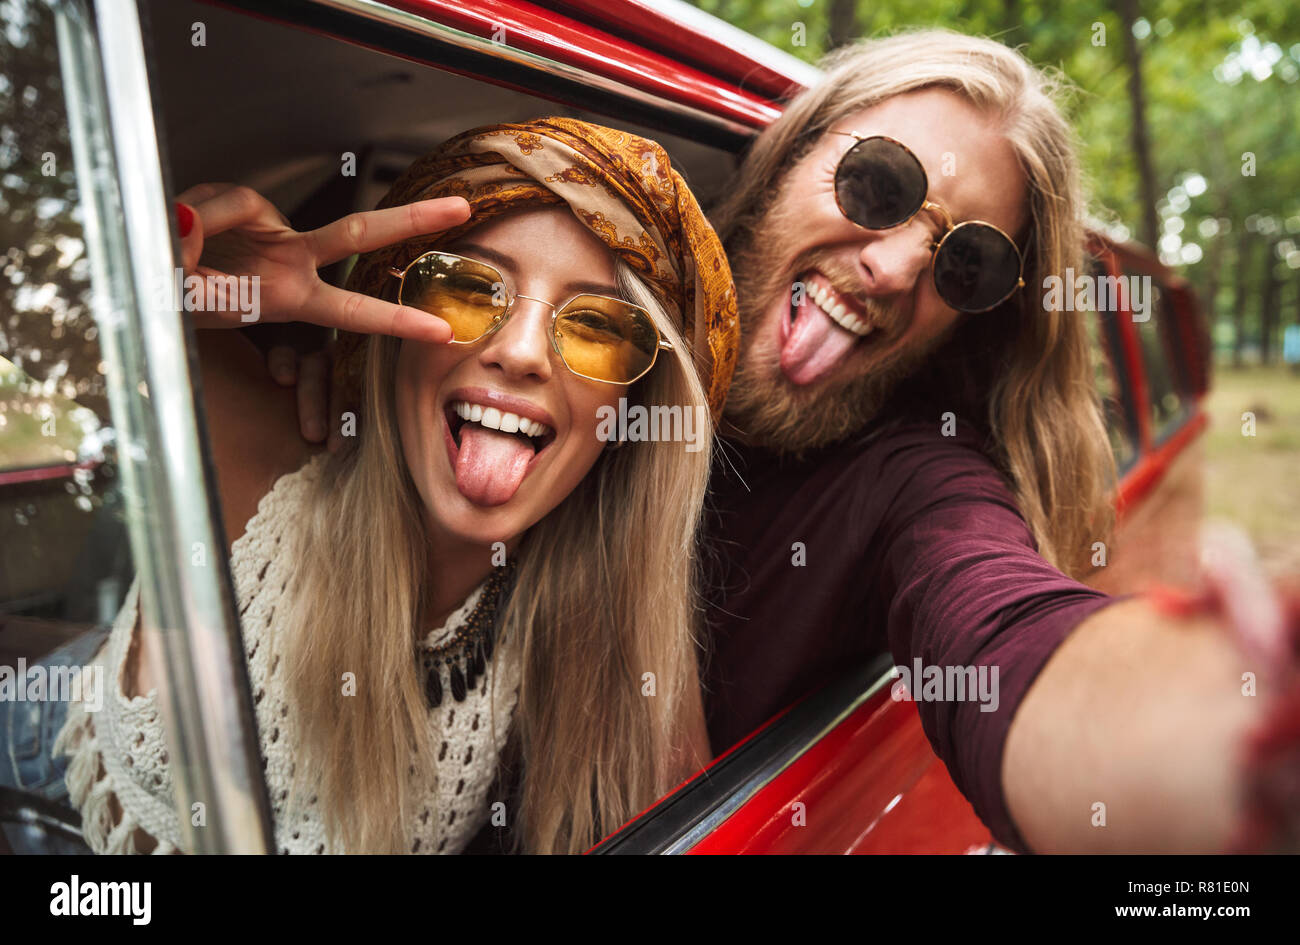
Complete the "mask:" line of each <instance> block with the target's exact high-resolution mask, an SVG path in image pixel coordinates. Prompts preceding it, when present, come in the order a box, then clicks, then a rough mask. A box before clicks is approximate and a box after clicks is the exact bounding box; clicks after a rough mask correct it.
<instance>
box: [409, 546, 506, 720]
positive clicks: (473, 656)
mask: <svg viewBox="0 0 1300 945" xmlns="http://www.w3.org/2000/svg"><path fill="white" fill-rule="evenodd" d="M514 571H515V565H514V562H513V561H512V562H510V563H509V564H508V565H506V566H505V567H504V568H496V569H495V570H493V572H492V573H491V574H490V575H488V578H487V581H485V582H484V584H483V593H482V594H480V595H479V598H478V603H476V604H475V605H474V610H473V612H472V613H471V614H470V615H469V618H468V619H467V620H466V621H465V622H464V623H463V624H461V625H460V626H459V627H457V628H456V630H455V632H454V633H453V634H452V635H451V638H450V639H449V640H447V641H446V642H445V643H439V644H438V645H437V646H428V645H426V644H424V643H419V644H417V645H416V652H417V656H418V658H419V660H420V665H421V669H422V671H423V672H424V696H425V699H426V700H427V701H428V703H429V708H430V709H436V708H437V707H438V706H440V705H442V698H443V693H444V692H446V690H447V689H448V688H450V689H451V697H452V698H453V699H455V700H456V701H457V702H464V701H465V697H466V696H467V695H468V694H469V693H470V691H471V690H473V688H474V685H475V683H477V682H478V678H479V677H480V676H482V675H483V674H484V672H486V670H487V664H488V662H489V661H490V660H491V659H492V649H493V647H494V646H495V644H496V640H495V637H496V623H497V613H498V611H499V610H500V609H501V607H502V606H503V605H504V603H505V601H506V600H507V599H508V598H509V592H510V590H511V588H512V585H513V583H514V580H513V579H514Z"/></svg>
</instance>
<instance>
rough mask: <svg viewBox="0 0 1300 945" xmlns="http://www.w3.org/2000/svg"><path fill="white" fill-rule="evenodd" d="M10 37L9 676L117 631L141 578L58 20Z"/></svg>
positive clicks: (3, 554)
mask: <svg viewBox="0 0 1300 945" xmlns="http://www.w3.org/2000/svg"><path fill="white" fill-rule="evenodd" d="M0 8H2V9H3V11H4V15H3V17H2V18H0V19H3V21H4V27H3V29H2V30H0V253H2V254H3V255H2V256H0V313H2V314H0V663H6V664H10V665H13V664H14V661H15V660H16V659H17V658H18V657H24V658H26V659H27V660H28V661H31V660H33V659H39V658H40V657H42V656H43V655H45V654H46V653H48V652H49V651H50V650H52V649H54V648H55V647H57V646H59V645H60V644H61V643H63V642H66V641H67V640H69V639H71V638H72V637H75V636H78V635H79V634H81V633H83V632H86V631H87V630H88V629H90V628H92V627H94V626H96V625H104V624H107V623H111V621H112V619H113V616H114V614H115V613H116V610H117V608H118V606H119V605H120V603H121V600H122V597H123V596H124V594H125V592H126V590H127V587H128V585H129V583H130V580H131V575H132V567H131V557H130V550H129V547H128V543H127V535H126V528H125V522H124V520H123V517H122V513H121V502H120V494H119V490H118V480H117V476H116V463H115V462H114V456H113V427H112V423H111V420H110V418H109V414H108V404H107V400H106V393H105V385H104V374H103V371H104V365H103V360H102V358H101V354H100V350H99V340H98V337H97V335H98V330H97V327H96V325H95V322H94V319H93V317H92V312H91V299H90V291H91V286H90V266H89V262H88V260H87V257H86V246H85V241H84V234H83V231H82V226H83V215H82V212H81V207H80V194H79V192H78V182H77V180H76V176H75V173H74V169H73V161H72V150H71V145H70V142H69V136H68V117H67V112H66V105H65V103H64V97H63V81H62V77H61V74H60V68H59V48H60V47H59V43H58V40H57V37H56V35H55V25H54V16H53V14H52V13H51V12H50V10H49V9H48V7H47V6H46V5H45V4H42V3H35V2H32V0H6V2H3V3H0Z"/></svg>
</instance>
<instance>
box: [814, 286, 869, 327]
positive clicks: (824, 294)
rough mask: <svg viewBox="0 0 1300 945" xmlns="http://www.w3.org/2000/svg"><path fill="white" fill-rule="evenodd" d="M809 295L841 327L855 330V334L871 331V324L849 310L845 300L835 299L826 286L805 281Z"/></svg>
mask: <svg viewBox="0 0 1300 945" xmlns="http://www.w3.org/2000/svg"><path fill="white" fill-rule="evenodd" d="M805 285H806V286H807V290H808V295H809V297H810V298H811V299H812V300H813V301H814V302H816V303H817V307H818V308H819V309H821V310H822V311H823V312H825V313H826V317H827V318H829V319H830V320H831V321H833V322H834V323H835V324H837V325H839V326H840V327H841V328H843V329H845V330H847V331H851V332H853V334H855V335H867V334H870V333H871V327H872V326H871V325H868V324H867V323H866V322H864V321H863V320H862V319H861V318H858V316H857V315H856V314H854V313H853V312H851V311H849V310H848V308H847V307H846V306H845V305H844V303H843V302H837V301H835V297H834V296H833V295H832V294H831V292H830V290H829V289H826V288H824V287H823V286H822V285H820V284H819V283H816V282H809V283H805Z"/></svg>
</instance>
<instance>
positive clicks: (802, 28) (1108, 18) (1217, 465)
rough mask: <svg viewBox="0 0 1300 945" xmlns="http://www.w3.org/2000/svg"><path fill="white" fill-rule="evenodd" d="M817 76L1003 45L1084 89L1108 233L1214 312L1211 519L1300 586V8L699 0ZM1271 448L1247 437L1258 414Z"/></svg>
mask: <svg viewBox="0 0 1300 945" xmlns="http://www.w3.org/2000/svg"><path fill="white" fill-rule="evenodd" d="M693 5H694V6H697V7H699V8H700V9H702V10H705V11H707V12H709V13H712V14H713V15H715V16H717V17H720V18H721V19H724V20H727V21H728V22H730V23H732V24H734V25H735V26H738V27H740V28H742V29H744V30H747V31H748V32H750V33H753V34H754V35H755V36H758V37H759V38H761V39H763V40H766V41H767V42H769V43H771V44H772V45H774V46H777V47H780V48H781V49H783V50H785V51H786V52H789V53H791V54H793V55H795V56H797V57H799V58H801V59H804V60H806V61H808V62H810V63H816V62H817V60H818V59H820V58H821V57H822V56H823V55H824V54H825V53H827V52H828V51H830V50H832V49H834V48H835V47H837V46H840V45H842V44H844V43H847V42H851V41H852V40H853V39H855V38H857V37H861V36H873V35H881V34H886V33H891V32H895V31H897V30H900V29H905V28H907V27H914V26H938V27H947V28H949V29H955V30H958V31H960V32H964V33H973V34H979V35H985V36H990V37H993V38H995V39H997V40H999V41H1001V42H1003V43H1005V44H1006V45H1008V46H1014V47H1016V48H1018V49H1020V50H1021V51H1022V52H1023V53H1024V54H1025V55H1026V56H1028V57H1029V58H1030V59H1031V60H1033V61H1034V62H1035V63H1037V64H1039V65H1041V66H1046V67H1051V68H1055V69H1059V70H1061V71H1062V72H1063V73H1064V74H1065V76H1066V77H1067V78H1068V79H1069V80H1070V81H1071V82H1072V83H1073V84H1074V85H1075V86H1076V87H1077V90H1078V91H1077V94H1075V95H1074V96H1073V98H1072V100H1071V101H1070V102H1069V103H1068V111H1069V116H1070V118H1071V120H1072V121H1073V123H1074V125H1075V128H1076V129H1077V131H1078V134H1079V139H1080V144H1081V147H1082V155H1083V164H1084V168H1085V172H1086V174H1087V175H1088V183H1089V190H1090V192H1091V196H1092V214H1093V217H1094V219H1095V221H1096V224H1097V226H1098V227H1099V228H1100V229H1103V230H1105V231H1106V232H1107V233H1108V234H1109V235H1111V236H1113V237H1116V238H1118V239H1132V240H1136V241H1138V242H1140V243H1143V244H1145V245H1147V246H1150V247H1153V248H1156V249H1157V250H1158V253H1159V256H1160V259H1161V261H1162V262H1164V263H1165V264H1166V265H1168V266H1171V267H1173V268H1174V269H1175V270H1176V271H1177V272H1178V273H1180V274H1181V275H1182V276H1183V277H1184V278H1185V279H1187V280H1188V281H1189V282H1191V283H1192V285H1193V286H1194V287H1195V289H1196V292H1197V295H1198V297H1199V298H1200V299H1201V303H1202V306H1203V307H1204V309H1205V311H1206V312H1207V314H1208V317H1209V320H1210V327H1211V333H1212V338H1213V341H1214V351H1215V365H1216V371H1215V376H1214V379H1213V382H1212V384H1213V387H1212V393H1211V395H1210V398H1209V401H1208V402H1207V404H1206V408H1207V411H1208V412H1209V414H1210V418H1211V427H1210V430H1209V434H1208V436H1207V438H1206V450H1207V467H1206V502H1207V509H1206V511H1207V514H1209V515H1211V516H1219V517H1224V518H1230V519H1232V520H1234V521H1235V522H1237V523H1238V524H1240V525H1241V526H1243V527H1244V528H1245V529H1246V530H1247V531H1248V532H1249V534H1250V535H1251V537H1252V538H1253V539H1254V540H1255V542H1256V544H1257V545H1258V546H1259V548H1260V551H1261V553H1262V555H1263V557H1264V559H1265V564H1266V567H1267V568H1268V570H1269V571H1270V572H1273V573H1275V574H1279V575H1281V574H1296V573H1300V482H1297V478H1300V3H1276V2H1251V0H1246V2H1232V3H1228V2H1218V0H1200V2H1190V0H1164V2H1150V0H1144V2H1139V0H1113V2H1102V3H1099V2H1083V3H1069V4H1062V3H1043V2H1035V0H693ZM1247 412H1249V413H1251V414H1253V415H1254V418H1255V421H1256V422H1255V434H1256V435H1255V436H1254V437H1250V436H1246V435H1243V433H1242V424H1243V420H1242V415H1243V414H1244V413H1247Z"/></svg>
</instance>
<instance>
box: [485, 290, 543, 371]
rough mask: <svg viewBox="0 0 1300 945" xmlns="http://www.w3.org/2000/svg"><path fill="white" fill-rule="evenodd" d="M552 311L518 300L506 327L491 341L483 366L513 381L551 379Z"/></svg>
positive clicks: (539, 304) (489, 341)
mask: <svg viewBox="0 0 1300 945" xmlns="http://www.w3.org/2000/svg"><path fill="white" fill-rule="evenodd" d="M550 332H551V307H550V306H549V305H547V304H546V303H545V302H538V301H536V300H533V299H516V300H515V303H514V305H513V306H512V307H511V309H510V315H509V317H508V318H507V319H506V323H505V324H504V325H502V326H501V327H500V328H499V329H498V330H497V331H496V332H494V333H493V334H492V335H491V336H490V337H489V338H488V342H487V344H486V345H484V346H483V350H482V351H481V352H480V353H479V363H480V364H482V365H483V366H484V367H489V368H497V369H498V370H500V371H502V372H503V373H504V374H505V375H506V376H507V377H509V378H511V379H512V380H522V379H525V378H529V377H531V378H534V379H536V380H539V381H545V380H548V379H549V378H550V376H551V354H552V351H551V335H550Z"/></svg>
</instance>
